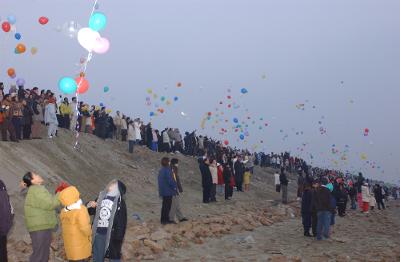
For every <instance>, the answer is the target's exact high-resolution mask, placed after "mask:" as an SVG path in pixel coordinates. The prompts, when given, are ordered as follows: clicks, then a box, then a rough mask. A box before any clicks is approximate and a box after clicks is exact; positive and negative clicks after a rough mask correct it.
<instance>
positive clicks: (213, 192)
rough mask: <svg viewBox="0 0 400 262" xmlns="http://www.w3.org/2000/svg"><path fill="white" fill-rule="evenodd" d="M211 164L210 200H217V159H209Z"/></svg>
mask: <svg viewBox="0 0 400 262" xmlns="http://www.w3.org/2000/svg"><path fill="white" fill-rule="evenodd" d="M210 162H211V165H210V166H209V168H210V172H211V178H212V188H211V196H210V197H211V200H210V201H211V202H217V199H216V198H215V197H216V194H217V184H218V167H217V161H216V160H212V161H210Z"/></svg>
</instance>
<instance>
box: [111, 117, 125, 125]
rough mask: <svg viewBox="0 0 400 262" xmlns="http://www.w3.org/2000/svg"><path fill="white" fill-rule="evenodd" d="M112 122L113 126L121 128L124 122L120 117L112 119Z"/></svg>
mask: <svg viewBox="0 0 400 262" xmlns="http://www.w3.org/2000/svg"><path fill="white" fill-rule="evenodd" d="M113 121H114V125H115V126H122V121H124V120H122V118H121V116H119V115H116V116H115V117H114V119H113Z"/></svg>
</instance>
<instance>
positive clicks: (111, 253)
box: [87, 180, 128, 262]
mask: <svg viewBox="0 0 400 262" xmlns="http://www.w3.org/2000/svg"><path fill="white" fill-rule="evenodd" d="M125 194H126V186H125V185H124V184H123V183H122V182H121V181H119V180H113V181H111V182H110V183H109V184H108V186H107V188H106V190H104V191H102V192H100V194H99V197H98V198H97V200H96V201H90V202H89V203H88V205H87V207H88V212H89V215H94V219H93V228H92V230H93V238H92V239H93V260H94V261H95V262H103V261H104V258H109V259H110V260H112V261H114V260H116V261H119V260H120V259H121V257H122V255H121V249H122V244H123V240H124V237H125V231H126V225H127V220H128V217H127V209H126V203H125V199H124V196H125Z"/></svg>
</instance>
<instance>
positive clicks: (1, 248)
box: [0, 179, 14, 262]
mask: <svg viewBox="0 0 400 262" xmlns="http://www.w3.org/2000/svg"><path fill="white" fill-rule="evenodd" d="M13 213H14V210H13V208H12V205H11V202H10V197H9V196H8V193H7V188H6V185H5V184H4V182H3V181H2V180H1V179H0V217H1V219H0V261H2V262H7V261H8V256H7V235H8V232H9V231H10V229H11V227H12V224H13V217H14V214H13Z"/></svg>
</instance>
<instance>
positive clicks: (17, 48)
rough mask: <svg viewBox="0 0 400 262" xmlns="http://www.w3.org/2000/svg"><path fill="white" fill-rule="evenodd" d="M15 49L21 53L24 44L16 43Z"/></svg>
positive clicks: (23, 50) (24, 49)
mask: <svg viewBox="0 0 400 262" xmlns="http://www.w3.org/2000/svg"><path fill="white" fill-rule="evenodd" d="M15 49H16V50H17V51H18V54H22V53H24V52H25V51H26V47H25V45H24V44H18V45H17V47H16V48H15Z"/></svg>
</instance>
